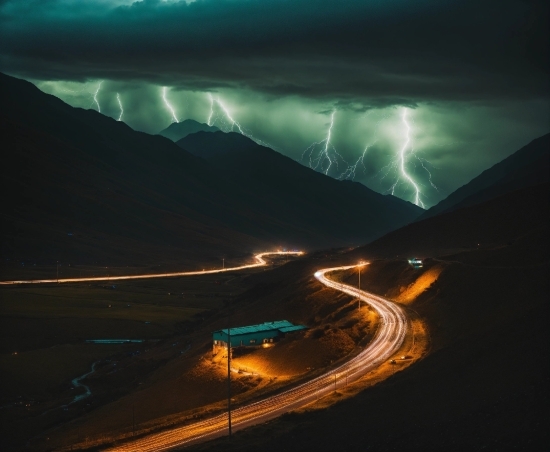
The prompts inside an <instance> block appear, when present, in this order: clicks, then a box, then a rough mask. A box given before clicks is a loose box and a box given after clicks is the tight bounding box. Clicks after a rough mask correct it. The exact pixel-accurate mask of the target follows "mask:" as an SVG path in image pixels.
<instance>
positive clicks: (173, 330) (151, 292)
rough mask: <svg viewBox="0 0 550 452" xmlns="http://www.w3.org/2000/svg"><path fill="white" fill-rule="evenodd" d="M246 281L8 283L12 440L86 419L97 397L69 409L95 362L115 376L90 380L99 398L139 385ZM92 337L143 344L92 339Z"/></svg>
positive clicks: (7, 407)
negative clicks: (79, 379) (78, 385)
mask: <svg viewBox="0 0 550 452" xmlns="http://www.w3.org/2000/svg"><path fill="white" fill-rule="evenodd" d="M243 277H245V275H235V274H227V275H221V276H218V275H211V276H201V277H185V278H169V279H158V280H145V281H121V282H117V283H116V284H67V285H57V284H51V285H40V286H31V285H26V286H9V287H2V288H0V331H1V333H0V334H1V338H2V340H1V341H0V373H1V375H2V385H1V387H0V406H1V407H2V410H1V412H0V419H1V421H2V426H3V430H4V429H6V428H7V429H9V433H8V434H7V435H4V438H6V437H7V438H8V441H9V442H8V443H6V445H11V443H12V440H13V443H20V440H22V439H29V438H30V437H32V436H33V435H34V434H35V433H37V432H39V431H41V430H43V429H44V428H45V427H47V426H51V425H55V424H57V423H59V422H61V421H63V420H66V419H67V417H68V416H69V418H70V417H71V416H78V415H80V414H81V412H82V410H83V409H86V407H87V404H88V403H90V401H89V399H88V400H86V399H85V400H83V401H82V402H79V403H77V404H74V406H73V405H71V406H70V410H69V412H68V413H67V412H66V411H67V410H66V409H65V410H64V409H63V408H62V407H63V405H66V404H69V403H70V402H71V401H72V400H73V399H74V396H75V395H76V394H80V393H84V389H83V388H77V389H75V388H74V387H73V384H72V383H71V380H72V379H74V378H76V377H78V376H81V375H83V374H85V373H87V372H89V371H90V370H91V366H92V364H93V363H97V372H96V373H95V374H98V375H104V374H109V375H110V379H109V383H108V385H107V386H105V384H104V383H102V382H101V381H97V382H96V381H94V377H95V376H96V375H95V374H94V375H90V376H89V377H88V378H87V379H86V380H85V381H91V382H92V383H91V384H90V383H88V384H90V387H91V389H92V392H93V393H94V399H95V400H96V401H95V403H98V402H97V400H98V399H97V397H96V395H98V394H99V396H100V400H101V396H102V397H103V398H107V399H108V398H109V397H111V398H112V397H118V396H120V395H121V394H124V393H126V392H127V391H130V390H132V388H133V387H134V386H135V385H137V384H139V383H138V382H137V379H138V377H139V375H144V374H147V373H148V372H150V371H151V370H152V369H154V368H156V367H158V366H159V365H161V364H162V363H163V362H165V361H166V360H167V359H169V358H170V357H173V356H175V355H177V354H178V353H182V352H183V351H184V350H185V347H186V344H184V343H178V344H177V346H173V347H172V343H171V338H172V337H175V336H176V335H181V334H183V333H185V332H186V331H189V330H190V329H191V328H193V326H194V325H195V324H197V323H200V322H201V320H202V319H203V318H204V317H207V316H208V315H210V314H211V313H212V312H215V311H217V310H219V309H220V308H222V307H223V306H224V305H225V304H226V303H227V301H228V300H230V299H231V298H233V297H235V296H238V295H239V294H240V293H241V292H242V291H243V290H244V286H243V283H242V280H243ZM90 339H134V340H136V339H139V340H143V342H142V343H130V344H93V343H87V342H86V340H90ZM166 347H169V352H170V353H169V355H167V354H166V353H165V349H166ZM172 349H173V350H172ZM144 357H146V358H144ZM117 365H118V367H115V366H117ZM50 410H52V411H50ZM45 413H46V414H45ZM4 433H6V431H4Z"/></svg>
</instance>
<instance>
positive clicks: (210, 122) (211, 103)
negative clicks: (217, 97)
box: [206, 93, 214, 126]
mask: <svg viewBox="0 0 550 452" xmlns="http://www.w3.org/2000/svg"><path fill="white" fill-rule="evenodd" d="M208 99H210V114H209V115H208V120H207V121H206V124H208V125H209V126H211V125H212V116H213V115H214V98H213V97H212V94H210V93H208Z"/></svg>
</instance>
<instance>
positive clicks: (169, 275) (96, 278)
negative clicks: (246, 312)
mask: <svg viewBox="0 0 550 452" xmlns="http://www.w3.org/2000/svg"><path fill="white" fill-rule="evenodd" d="M302 254H304V253H303V252H302V251H268V252H265V253H259V254H256V255H255V256H254V259H256V262H255V263H254V264H246V265H239V266H237V267H227V268H225V267H224V268H216V269H213V270H194V271H189V272H172V273H147V274H144V275H126V276H92V277H85V278H59V279H27V280H15V281H0V285H12V284H52V283H58V284H62V283H79V282H91V281H96V282H97V281H124V280H129V279H156V278H174V277H177V276H196V275H211V274H213V273H225V272H234V271H237V270H245V269H247V268H256V267H263V266H264V265H267V262H266V261H265V259H264V256H269V255H277V256H281V255H293V256H301V255H302Z"/></svg>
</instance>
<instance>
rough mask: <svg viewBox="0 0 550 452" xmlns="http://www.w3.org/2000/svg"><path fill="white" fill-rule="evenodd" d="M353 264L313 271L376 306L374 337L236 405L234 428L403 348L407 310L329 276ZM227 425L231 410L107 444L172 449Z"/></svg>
mask: <svg viewBox="0 0 550 452" xmlns="http://www.w3.org/2000/svg"><path fill="white" fill-rule="evenodd" d="M359 265H364V264H359ZM354 267H356V265H351V266H344V267H334V268H327V269H323V270H319V271H317V272H316V273H315V278H317V279H318V280H319V281H320V282H321V283H322V284H324V285H326V286H328V287H331V288H333V289H336V290H339V291H342V292H344V293H346V294H348V295H351V296H352V297H357V298H359V299H360V300H362V301H363V302H365V303H368V304H370V305H371V306H372V307H373V308H374V309H375V310H376V311H377V313H378V315H379V316H380V327H379V328H378V330H377V331H376V333H375V336H374V338H373V339H372V341H371V342H370V343H369V345H368V346H367V347H366V348H365V349H364V350H363V351H361V352H360V353H359V354H358V355H356V356H354V357H353V358H351V359H350V360H349V361H347V362H345V363H344V364H341V365H340V366H338V367H337V368H335V369H332V370H330V371H328V372H326V373H325V374H323V375H320V376H318V377H316V378H314V379H312V380H310V381H307V382H305V383H302V384H299V385H298V386H295V387H293V388H290V389H288V390H286V391H284V392H282V393H279V394H276V395H274V396H271V397H267V398H265V399H263V400H260V401H258V402H255V403H251V404H248V405H244V406H241V407H239V408H236V409H234V410H233V411H232V419H233V422H232V424H233V427H234V429H241V428H244V427H247V426H249V425H254V424H258V423H262V422H265V421H267V420H269V419H272V418H274V417H277V416H279V415H281V414H283V413H285V412H288V411H291V410H292V409H295V408H297V407H300V406H303V405H306V404H308V403H311V402H313V401H315V400H317V399H318V398H320V397H322V396H324V395H327V394H329V393H331V392H333V391H334V387H335V386H334V385H335V377H336V385H338V383H339V386H340V387H342V386H343V379H344V376H346V381H347V382H353V381H354V380H357V379H359V378H360V377H362V376H363V375H365V374H367V373H368V372H370V371H371V370H372V369H374V368H376V367H377V366H379V365H380V364H381V363H383V362H385V361H386V360H388V359H389V358H390V357H391V356H392V355H393V354H395V353H396V352H397V351H398V350H399V348H400V347H401V345H402V343H403V341H404V339H405V334H406V332H407V329H408V319H407V317H406V315H405V312H404V310H403V309H402V308H401V307H400V306H398V305H396V304H395V303H392V302H390V301H388V300H386V299H384V298H382V297H379V296H376V295H373V294H369V293H367V292H364V291H361V290H359V289H357V288H355V287H352V286H348V285H346V284H342V283H338V282H336V281H333V280H330V279H328V278H327V277H326V274H327V273H330V272H334V271H341V270H347V269H350V268H354ZM226 431H227V413H222V414H219V415H216V416H213V417H211V418H209V419H205V420H202V421H198V422H195V423H193V424H190V425H186V426H183V427H176V428H173V429H172V430H168V431H164V432H161V433H157V434H152V435H149V436H147V437H145V438H142V439H140V440H137V441H133V442H130V443H126V444H124V445H120V446H117V447H114V448H112V449H109V450H113V451H133V450H140V451H142V452H146V451H159V450H169V449H171V448H175V447H181V446H183V445H186V444H189V443H192V442H198V441H200V440H206V439H212V438H215V437H218V436H224V435H225V434H226Z"/></svg>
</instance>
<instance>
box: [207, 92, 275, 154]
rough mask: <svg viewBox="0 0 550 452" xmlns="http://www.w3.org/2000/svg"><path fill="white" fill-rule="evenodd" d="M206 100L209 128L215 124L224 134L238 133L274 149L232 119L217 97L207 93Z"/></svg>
mask: <svg viewBox="0 0 550 452" xmlns="http://www.w3.org/2000/svg"><path fill="white" fill-rule="evenodd" d="M208 99H209V101H210V113H209V115H208V121H207V124H208V125H209V126H213V125H214V124H216V125H217V126H218V128H219V129H221V130H223V131H224V132H234V131H238V132H239V133H240V134H241V135H244V136H245V137H247V138H250V139H251V140H252V141H254V142H256V143H258V144H260V145H262V146H266V147H270V148H271V149H275V147H273V146H271V145H270V144H269V143H266V142H265V141H263V140H260V139H259V138H256V137H254V136H253V135H252V134H251V133H249V132H248V131H247V130H246V129H245V128H244V127H243V126H242V125H241V124H240V123H239V122H238V121H237V120H236V119H235V118H233V116H232V115H231V112H230V111H229V108H228V107H227V106H226V105H225V104H224V103H223V101H222V100H221V99H220V97H219V96H216V97H214V96H212V94H210V93H208ZM216 107H217V108H216Z"/></svg>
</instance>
